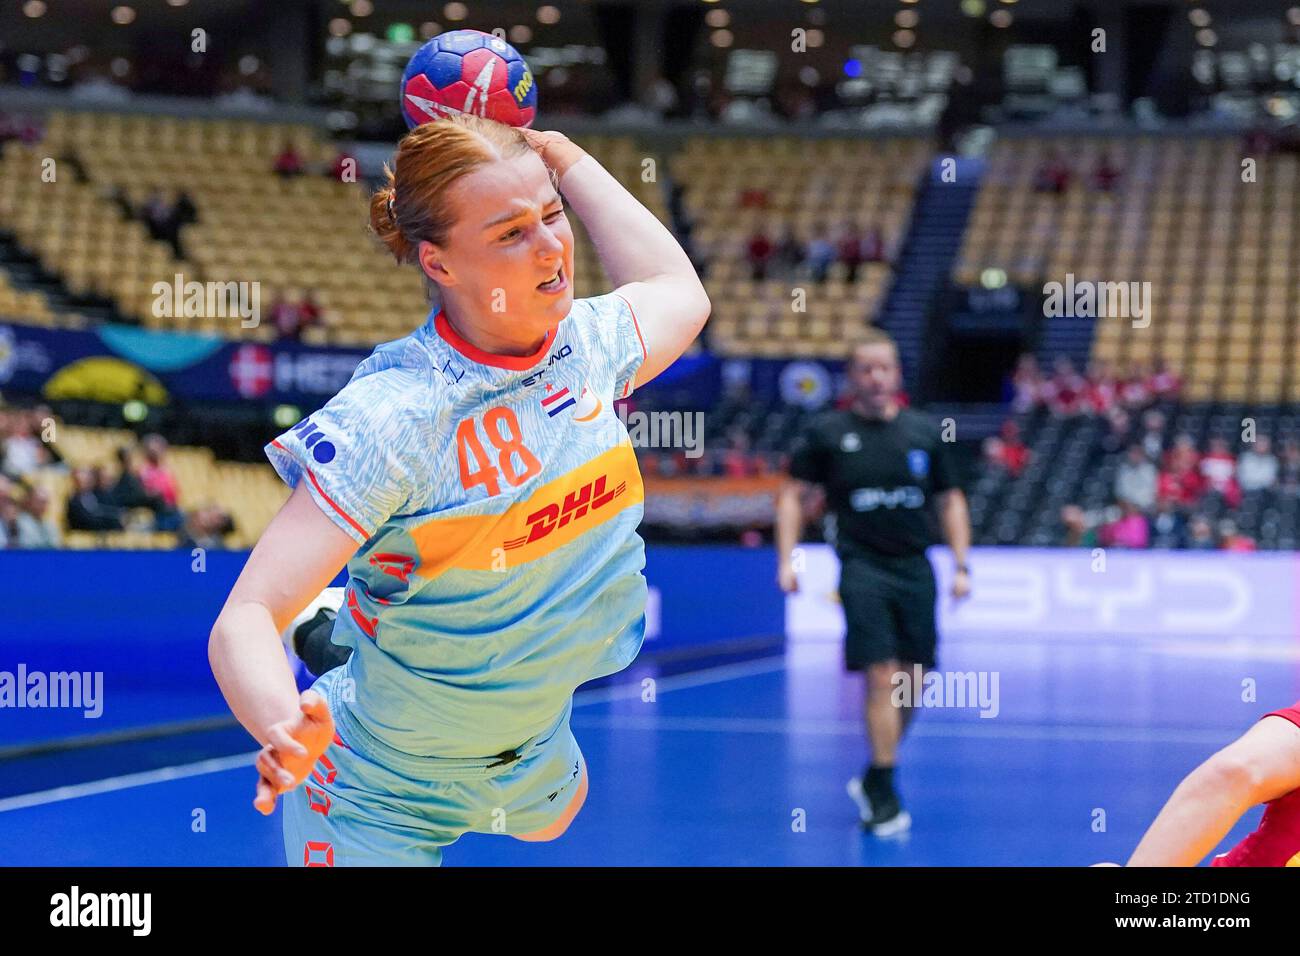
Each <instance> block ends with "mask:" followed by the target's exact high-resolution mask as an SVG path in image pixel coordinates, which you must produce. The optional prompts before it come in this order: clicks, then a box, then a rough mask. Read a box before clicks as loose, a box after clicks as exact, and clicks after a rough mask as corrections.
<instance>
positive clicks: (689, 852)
mask: <svg viewBox="0 0 1300 956" xmlns="http://www.w3.org/2000/svg"><path fill="white" fill-rule="evenodd" d="M941 655H942V656H941V661H940V663H941V667H942V669H943V670H946V671H976V672H979V671H983V672H987V673H988V674H990V675H991V674H993V673H996V674H997V678H998V685H997V686H998V696H997V704H998V712H997V714H996V716H991V717H981V716H980V715H979V712H978V710H977V709H975V708H967V709H957V708H947V709H939V708H933V709H929V710H923V712H922V713H921V715H920V716H919V718H918V719H917V721H916V723H915V725H914V729H913V731H912V733H911V734H910V735H909V737H908V738H907V740H906V741H905V742H904V744H903V747H902V750H901V757H900V768H899V770H898V774H897V782H898V785H899V789H900V792H901V794H902V797H903V800H904V803H905V805H906V806H907V807H908V809H909V811H910V812H911V814H912V816H913V819H914V824H913V828H912V831H911V833H910V834H909V835H907V836H906V837H903V838H895V839H889V840H880V839H876V838H874V837H872V836H869V835H866V834H864V833H863V832H862V831H861V829H860V828H859V826H858V823H857V818H856V809H855V807H854V806H853V804H852V803H851V802H850V801H849V799H848V798H847V796H846V795H845V791H844V785H845V782H846V780H847V779H848V778H849V777H850V776H851V775H853V774H854V773H856V772H858V771H859V770H860V768H861V767H862V765H863V762H864V760H865V757H866V749H865V742H864V739H863V732H862V717H861V694H862V689H861V684H860V680H859V679H857V678H855V677H852V676H848V675H845V674H844V673H843V672H842V671H841V669H840V666H839V645H838V643H835V642H827V643H811V644H799V645H793V646H791V648H790V649H789V650H788V651H787V653H786V654H785V656H784V657H773V658H766V659H760V660H755V661H749V662H743V663H739V664H730V665H725V666H720V667H714V668H711V669H704V670H699V671H693V672H687V673H679V674H676V675H673V676H663V677H657V678H656V682H655V686H654V695H653V696H654V700H653V701H645V700H643V696H644V686H645V685H643V683H642V681H643V678H645V677H646V676H654V675H653V672H650V671H646V670H643V669H637V668H636V667H635V666H634V668H633V669H632V670H631V671H629V673H628V674H627V681H626V682H625V683H617V684H613V685H609V686H605V687H601V688H596V689H592V690H586V691H580V692H579V695H578V700H577V705H576V707H575V710H574V718H573V726H574V732H575V734H576V735H577V737H578V740H579V742H580V743H581V745H582V748H583V751H584V753H585V754H586V758H587V765H588V768H589V770H590V774H591V788H590V795H589V797H588V799H587V803H586V806H585V808H584V809H583V811H582V813H581V814H579V816H578V818H577V819H576V821H575V822H574V824H573V825H572V827H571V828H570V829H569V832H568V833H567V834H565V836H563V837H562V838H561V839H560V840H558V841H556V842H554V843H550V844H525V843H520V842H518V841H515V840H512V839H510V838H508V837H501V836H486V835H470V836H467V837H465V838H463V839H461V840H460V841H459V842H458V843H456V844H455V845H453V846H451V847H448V848H447V850H446V852H445V861H446V865H448V866H458V865H461V866H463V865H491V866H519V865H560V866H568V865H652V866H700V865H708V866H731V865H753V866H825V865H829V866H934V865H938V866H982V865H1014V866H1044V865H1047V866H1083V865H1087V864H1090V863H1094V862H1097V861H1101V860H1114V861H1119V862H1122V861H1123V860H1124V859H1126V858H1127V856H1128V854H1129V853H1130V852H1131V851H1132V849H1133V847H1134V846H1135V845H1136V843H1137V840H1138V839H1139V837H1140V836H1141V834H1142V832H1143V831H1144V829H1145V828H1146V826H1147V825H1148V823H1149V822H1150V821H1151V819H1152V817H1153V816H1154V814H1155V813H1156V812H1157V811H1158V810H1159V808H1160V806H1161V804H1162V803H1163V801H1164V800H1165V798H1166V797H1167V796H1168V795H1169V793H1170V792H1171V791H1172V789H1173V788H1174V786H1175V785H1176V784H1177V783H1178V781H1179V779H1180V778H1181V777H1182V776H1183V775H1184V774H1185V773H1186V772H1187V771H1189V770H1190V769H1191V768H1192V767H1194V766H1195V765H1196V764H1197V763H1198V762H1200V761H1201V760H1203V759H1204V758H1205V757H1207V756H1208V755H1209V754H1210V753H1212V752H1213V751H1214V750H1215V749H1216V748H1218V747H1220V746H1222V745H1224V744H1226V743H1228V742H1229V741H1230V740H1232V739H1233V738H1234V737H1235V736H1237V735H1238V734H1240V733H1241V732H1242V731H1244V730H1245V729H1246V728H1247V727H1248V726H1249V725H1250V724H1251V723H1252V721H1253V720H1255V719H1256V718H1258V717H1259V716H1260V715H1262V714H1264V713H1266V712H1267V711H1269V710H1271V709H1274V708H1276V707H1281V706H1286V705H1289V704H1291V703H1293V702H1294V701H1295V700H1296V699H1297V698H1300V654H1298V653H1297V648H1296V646H1295V645H1294V644H1259V643H1256V642H1250V641H1245V640H1242V639H1238V638H1234V637H1231V636H1228V635H1225V636H1224V637H1223V638H1222V639H1219V640H1214V641H1205V640H1198V641H1195V642H1190V641H1189V642H1186V643H1179V642H1173V641H1169V640H1168V639H1164V640H1155V639H1150V640H1144V639H1140V638H1132V637H1124V638H1118V637H1113V638H1107V637H1097V638H1095V639H1088V640H1080V639H1074V638H1071V639H1061V638H1054V639H1050V640H1047V639H1039V638H1035V637H1032V636H1022V637H1017V636H1008V637H1006V638H1000V639H998V640H997V641H992V640H990V639H988V638H987V637H974V636H967V637H963V636H962V635H959V634H957V635H949V636H948V638H947V639H946V641H945V642H944V645H943V646H942V650H941ZM1244 687H1245V688H1250V687H1253V688H1254V689H1255V697H1256V699H1255V700H1254V701H1250V702H1243V694H1244V691H1243V688H1244ZM1247 696H1248V695H1247ZM150 746H152V747H158V748H167V747H168V746H169V744H168V742H167V741H166V740H165V739H164V740H160V741H156V742H154V743H152V744H150ZM236 749H241V748H238V747H236ZM252 750H253V746H252V744H251V741H250V742H249V746H248V748H247V751H246V752H243V753H233V754H232V755H230V756H221V757H217V758H209V759H205V760H198V761H195V760H192V759H185V760H182V759H180V757H182V756H187V755H188V754H189V752H188V751H179V750H178V751H177V753H178V759H177V761H176V762H175V763H174V764H173V765H171V766H167V767H163V768H160V769H151V770H147V771H143V772H138V773H131V774H127V775H118V776H114V775H113V774H112V773H109V772H103V773H102V774H100V775H99V779H92V780H81V781H80V782H77V783H74V784H71V785H68V786H63V787H62V788H58V787H56V788H52V789H38V790H36V792H25V791H24V788H23V787H22V786H21V785H17V786H16V785H15V783H16V781H15V780H14V779H13V778H12V777H11V778H10V779H9V780H8V781H7V784H6V786H5V788H4V791H3V792H4V793H5V794H6V795H5V796H3V797H0V865H35V864H43V865H110V864H112V865H127V866H148V865H282V864H283V862H284V850H283V846H282V842H281V837H280V819H279V812H278V811H277V813H276V815H275V816H274V817H272V818H270V819H267V818H263V817H261V816H260V815H259V814H257V813H256V812H255V811H254V810H253V808H252V806H251V799H252V795H253V782H254V773H253V770H252V768H251V760H252ZM53 759H55V760H57V759H60V758H57V757H56V758H53ZM64 759H67V760H69V761H71V760H73V759H84V755H83V756H82V757H80V758H74V757H73V756H71V755H69V756H68V757H67V758H64ZM47 771H48V768H47ZM8 772H9V771H7V770H6V768H5V766H4V764H3V763H0V777H4V776H5V775H6V774H7V773H8ZM56 776H57V775H56ZM42 779H45V780H48V779H50V775H49V773H48V772H47V773H45V775H44V776H43V777H42ZM1259 813H1260V811H1259V809H1258V808H1257V809H1256V810H1253V811H1252V812H1251V813H1250V814H1249V815H1248V816H1247V818H1246V819H1245V820H1243V822H1242V824H1240V825H1239V826H1238V827H1237V829H1236V830H1234V831H1233V833H1232V834H1231V835H1230V837H1229V839H1228V840H1227V841H1225V846H1226V845H1230V844H1231V843H1232V842H1235V841H1236V840H1237V839H1239V838H1240V837H1241V836H1242V835H1244V833H1245V832H1246V831H1247V829H1248V828H1249V827H1252V826H1254V824H1255V822H1256V821H1257V820H1258V817H1259ZM197 819H201V820H202V822H203V827H197V826H196V825H194V822H193V821H195V820H197ZM196 831H198V832H196Z"/></svg>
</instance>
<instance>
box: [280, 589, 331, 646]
mask: <svg viewBox="0 0 1300 956" xmlns="http://www.w3.org/2000/svg"><path fill="white" fill-rule="evenodd" d="M346 591H347V588H326V589H325V590H324V591H321V593H320V594H318V595H316V596H315V597H314V598H312V601H311V603H310V604H308V605H307V606H306V607H305V608H303V609H302V610H301V611H299V612H298V615H297V617H295V618H294V619H293V620H292V621H290V622H289V626H288V627H286V628H285V629H284V630H283V631H281V632H280V642H281V643H282V644H284V646H285V649H286V650H287V651H288V652H289V656H290V657H292V658H295V659H296V658H297V655H296V654H294V652H293V632H294V631H296V630H298V625H299V624H302V623H304V622H306V621H310V620H311V619H312V618H313V617H315V616H316V612H317V611H319V610H320V609H321V608H328V609H329V610H331V611H333V612H334V613H335V614H337V613H338V610H339V608H341V607H342V606H343V595H344V592H346Z"/></svg>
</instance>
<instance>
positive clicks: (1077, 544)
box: [1061, 505, 1097, 548]
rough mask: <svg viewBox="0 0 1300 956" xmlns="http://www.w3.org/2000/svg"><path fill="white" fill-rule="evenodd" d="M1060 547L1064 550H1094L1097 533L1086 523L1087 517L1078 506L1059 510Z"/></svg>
mask: <svg viewBox="0 0 1300 956" xmlns="http://www.w3.org/2000/svg"><path fill="white" fill-rule="evenodd" d="M1061 528H1062V531H1061V546H1062V547H1065V548H1095V547H1096V546H1097V533H1096V531H1094V530H1093V529H1092V528H1091V527H1090V526H1089V523H1088V516H1087V515H1086V514H1085V513H1084V511H1083V509H1082V508H1080V507H1079V506H1078V505H1066V506H1065V507H1064V508H1062V509H1061Z"/></svg>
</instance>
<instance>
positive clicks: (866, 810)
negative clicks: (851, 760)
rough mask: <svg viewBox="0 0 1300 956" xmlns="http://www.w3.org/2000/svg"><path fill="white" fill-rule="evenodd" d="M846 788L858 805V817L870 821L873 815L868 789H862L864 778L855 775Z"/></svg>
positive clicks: (864, 821) (866, 821) (865, 821)
mask: <svg viewBox="0 0 1300 956" xmlns="http://www.w3.org/2000/svg"><path fill="white" fill-rule="evenodd" d="M844 789H846V790H847V791H848V792H849V797H850V798H851V799H852V800H853V802H854V803H856V804H857V805H858V818H859V819H860V820H861V821H862V822H863V823H870V822H871V815H872V810H871V801H870V800H869V799H868V798H867V791H865V790H863V789H862V778H861V777H853V778H852V779H850V780H849V782H848V785H847V786H846V787H845V788H844Z"/></svg>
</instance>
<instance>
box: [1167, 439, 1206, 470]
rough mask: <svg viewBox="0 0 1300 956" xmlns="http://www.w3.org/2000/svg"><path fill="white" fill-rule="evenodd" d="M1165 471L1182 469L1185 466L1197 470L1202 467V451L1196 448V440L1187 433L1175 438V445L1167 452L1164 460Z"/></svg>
mask: <svg viewBox="0 0 1300 956" xmlns="http://www.w3.org/2000/svg"><path fill="white" fill-rule="evenodd" d="M1162 464H1163V466H1164V469H1165V471H1181V470H1183V469H1184V468H1191V469H1193V470H1197V469H1199V468H1200V467H1201V453H1200V452H1198V451H1197V450H1196V441H1195V439H1193V438H1192V436H1191V435H1188V434H1186V433H1184V434H1182V435H1179V436H1178V437H1177V438H1175V439H1174V447H1173V448H1170V449H1169V450H1168V451H1167V452H1165V459H1164V462H1162Z"/></svg>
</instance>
